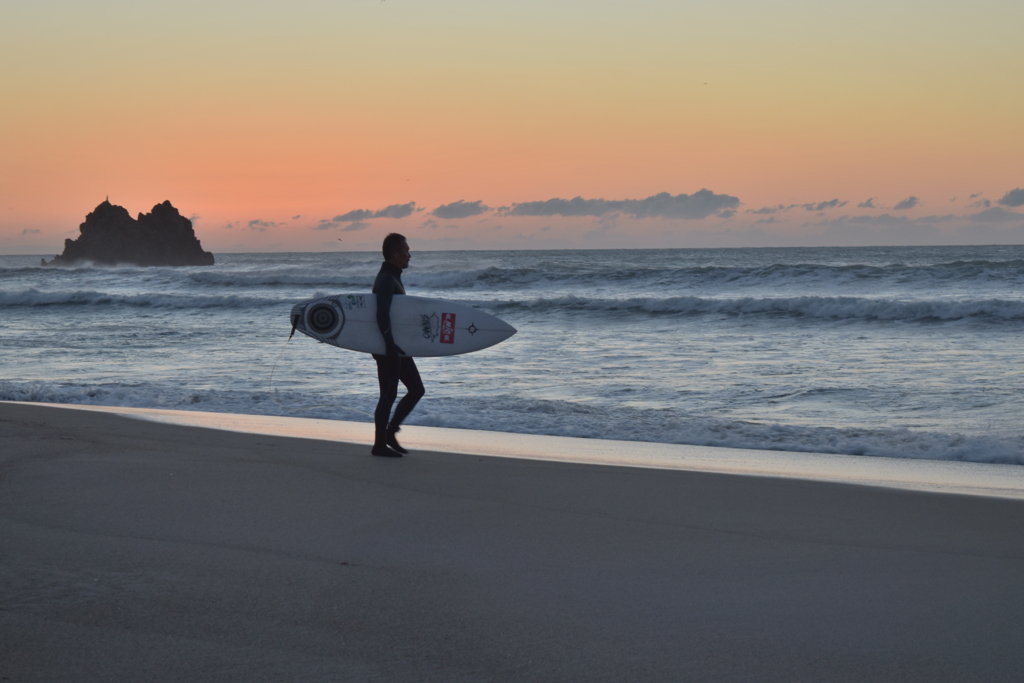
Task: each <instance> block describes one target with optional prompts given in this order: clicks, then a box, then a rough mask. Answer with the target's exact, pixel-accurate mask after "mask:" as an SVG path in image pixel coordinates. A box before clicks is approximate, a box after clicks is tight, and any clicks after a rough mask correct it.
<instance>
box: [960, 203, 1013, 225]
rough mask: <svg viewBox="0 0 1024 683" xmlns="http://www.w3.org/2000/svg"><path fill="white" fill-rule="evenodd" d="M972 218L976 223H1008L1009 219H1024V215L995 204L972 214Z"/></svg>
mask: <svg viewBox="0 0 1024 683" xmlns="http://www.w3.org/2000/svg"><path fill="white" fill-rule="evenodd" d="M970 219H971V220H972V221H974V222H975V223H1006V222H1009V221H1016V220H1022V219H1024V215H1021V214H1019V213H1015V212H1013V211H1007V210H1006V209H1003V208H1001V207H998V206H993V207H992V208H991V209H985V210H984V211H979V212H978V213H975V214H971V216H970Z"/></svg>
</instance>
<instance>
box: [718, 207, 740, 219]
mask: <svg viewBox="0 0 1024 683" xmlns="http://www.w3.org/2000/svg"><path fill="white" fill-rule="evenodd" d="M718 215H719V216H721V217H722V218H732V217H733V216H735V215H736V209H726V210H725V211H719V212H718Z"/></svg>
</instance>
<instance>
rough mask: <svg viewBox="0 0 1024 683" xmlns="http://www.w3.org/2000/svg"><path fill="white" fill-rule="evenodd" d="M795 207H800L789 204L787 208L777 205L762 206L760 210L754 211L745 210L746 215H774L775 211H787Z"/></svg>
mask: <svg viewBox="0 0 1024 683" xmlns="http://www.w3.org/2000/svg"><path fill="white" fill-rule="evenodd" d="M796 206H800V205H799V204H790V205H789V206H786V205H785V204H779V205H778V206H763V207H761V208H760V209H757V210H756V211H755V210H753V209H747V213H775V212H777V211H789V210H790V209H792V208H794V207H796Z"/></svg>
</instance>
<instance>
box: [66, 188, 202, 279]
mask: <svg viewBox="0 0 1024 683" xmlns="http://www.w3.org/2000/svg"><path fill="white" fill-rule="evenodd" d="M79 230H80V231H81V233H82V234H81V236H80V237H79V238H78V239H77V240H72V239H67V240H64V253H63V254H61V255H60V256H57V257H55V258H54V259H53V260H52V261H50V262H49V263H47V264H46V265H66V264H70V263H75V262H78V261H92V262H93V263H103V264H115V263H128V264H134V265H139V266H212V265H213V254H211V253H210V252H208V251H203V247H202V246H201V245H200V244H199V240H198V239H196V233H195V231H194V230H192V221H190V220H189V219H187V218H185V217H184V216H182V215H181V214H180V213H178V210H177V209H175V208H174V207H173V206H171V203H170V202H169V201H166V202H164V203H163V204H157V205H156V206H154V207H153V210H152V211H151V212H149V213H146V214H142V213H140V214H139V218H138V220H134V219H132V217H131V215H130V214H129V213H128V211H127V210H126V209H125V208H124V207H123V206H116V205H114V204H111V203H110V202H109V201H104V202H103V203H102V204H100V205H99V206H97V207H96V208H95V209H94V210H93V212H92V213H90V214H89V215H88V216H86V217H85V222H84V223H82V224H81V225H80V226H79Z"/></svg>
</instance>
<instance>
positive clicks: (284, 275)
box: [0, 246, 1024, 464]
mask: <svg viewBox="0 0 1024 683" xmlns="http://www.w3.org/2000/svg"><path fill="white" fill-rule="evenodd" d="M39 258H40V257H39V256H34V257H33V256H0V400H15V401H42V402H55V403H72V404H89V405H104V406H132V407H152V408H173V409H185V410H198V411H216V412H233V413H243V414H257V415H282V416H294V417H314V418H327V419H337V420H350V421H363V422H370V421H372V417H371V414H372V412H373V407H374V405H375V403H376V398H377V379H376V372H375V365H374V363H373V360H372V359H371V358H370V357H369V356H367V355H363V354H358V353H354V352H351V351H345V350H342V349H338V348H335V347H332V346H327V345H324V344H318V343H316V342H315V341H314V340H312V339H310V338H308V337H305V336H303V335H300V334H296V336H295V337H294V338H292V339H291V340H289V339H288V334H289V332H290V324H289V320H288V314H289V311H290V309H291V306H292V305H293V304H294V303H296V302H298V301H301V300H303V299H308V298H311V297H314V296H321V295H327V294H340V293H348V292H366V291H369V289H370V285H371V283H372V281H373V278H374V275H375V274H376V272H377V270H378V268H379V267H380V262H381V258H380V255H379V254H376V253H369V252H359V253H284V254H217V255H216V258H217V264H216V265H215V266H212V267H195V268H136V267H98V266H81V267H74V268H49V267H47V268H44V267H40V266H39ZM403 279H404V281H405V284H406V288H407V290H408V292H409V293H410V294H415V295H419V296H428V297H438V298H445V299H452V300H455V301H459V302H462V303H466V304H469V305H472V306H476V307H478V308H481V309H483V310H486V311H488V312H490V313H493V314H495V315H497V316H499V317H500V318H502V319H504V320H506V321H507V322H509V323H510V324H512V325H514V326H515V327H516V328H518V330H519V332H518V334H516V335H515V336H513V337H512V338H511V339H509V340H508V341H506V342H503V343H501V344H499V345H497V346H494V347H491V348H489V349H486V350H484V351H481V352H478V353H473V354H468V355H464V356H453V357H447V358H423V359H418V360H417V364H418V365H419V367H420V372H421V374H422V376H423V379H424V383H425V385H426V388H427V395H426V397H425V398H424V399H423V401H421V402H420V404H419V406H418V407H417V409H416V411H415V412H414V413H413V414H412V416H411V417H410V419H409V421H408V422H409V424H419V425H428V426H438V427H451V428H462V429H482V430H494V431H499V432H508V433H512V434H517V433H525V434H548V435H561V436H577V437H588V438H595V439H621V440H630V441H650V442H660V443H680V444H699V445H714V446H726V447H741V448H754V449H774V450H785V451H803V452H818V453H843V454H852V455H862V456H885V457H910V458H925V459H935V460H968V461H976V462H1000V463H1013V464H1024V421H1022V416H1024V373H1022V371H1021V369H1020V362H1019V355H1020V350H1021V344H1020V337H1021V334H1022V333H1024V287H1022V285H1024V247H1022V246H986V247H878V248H806V249H801V248H789V249H786V248H778V249H771V248H759V249H661V250H609V251H599V250H595V251H570V250H566V251H448V252H438V251H434V252H427V251H415V250H414V251H413V255H412V262H411V265H410V268H409V270H407V271H406V273H405V275H404V276H403Z"/></svg>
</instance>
